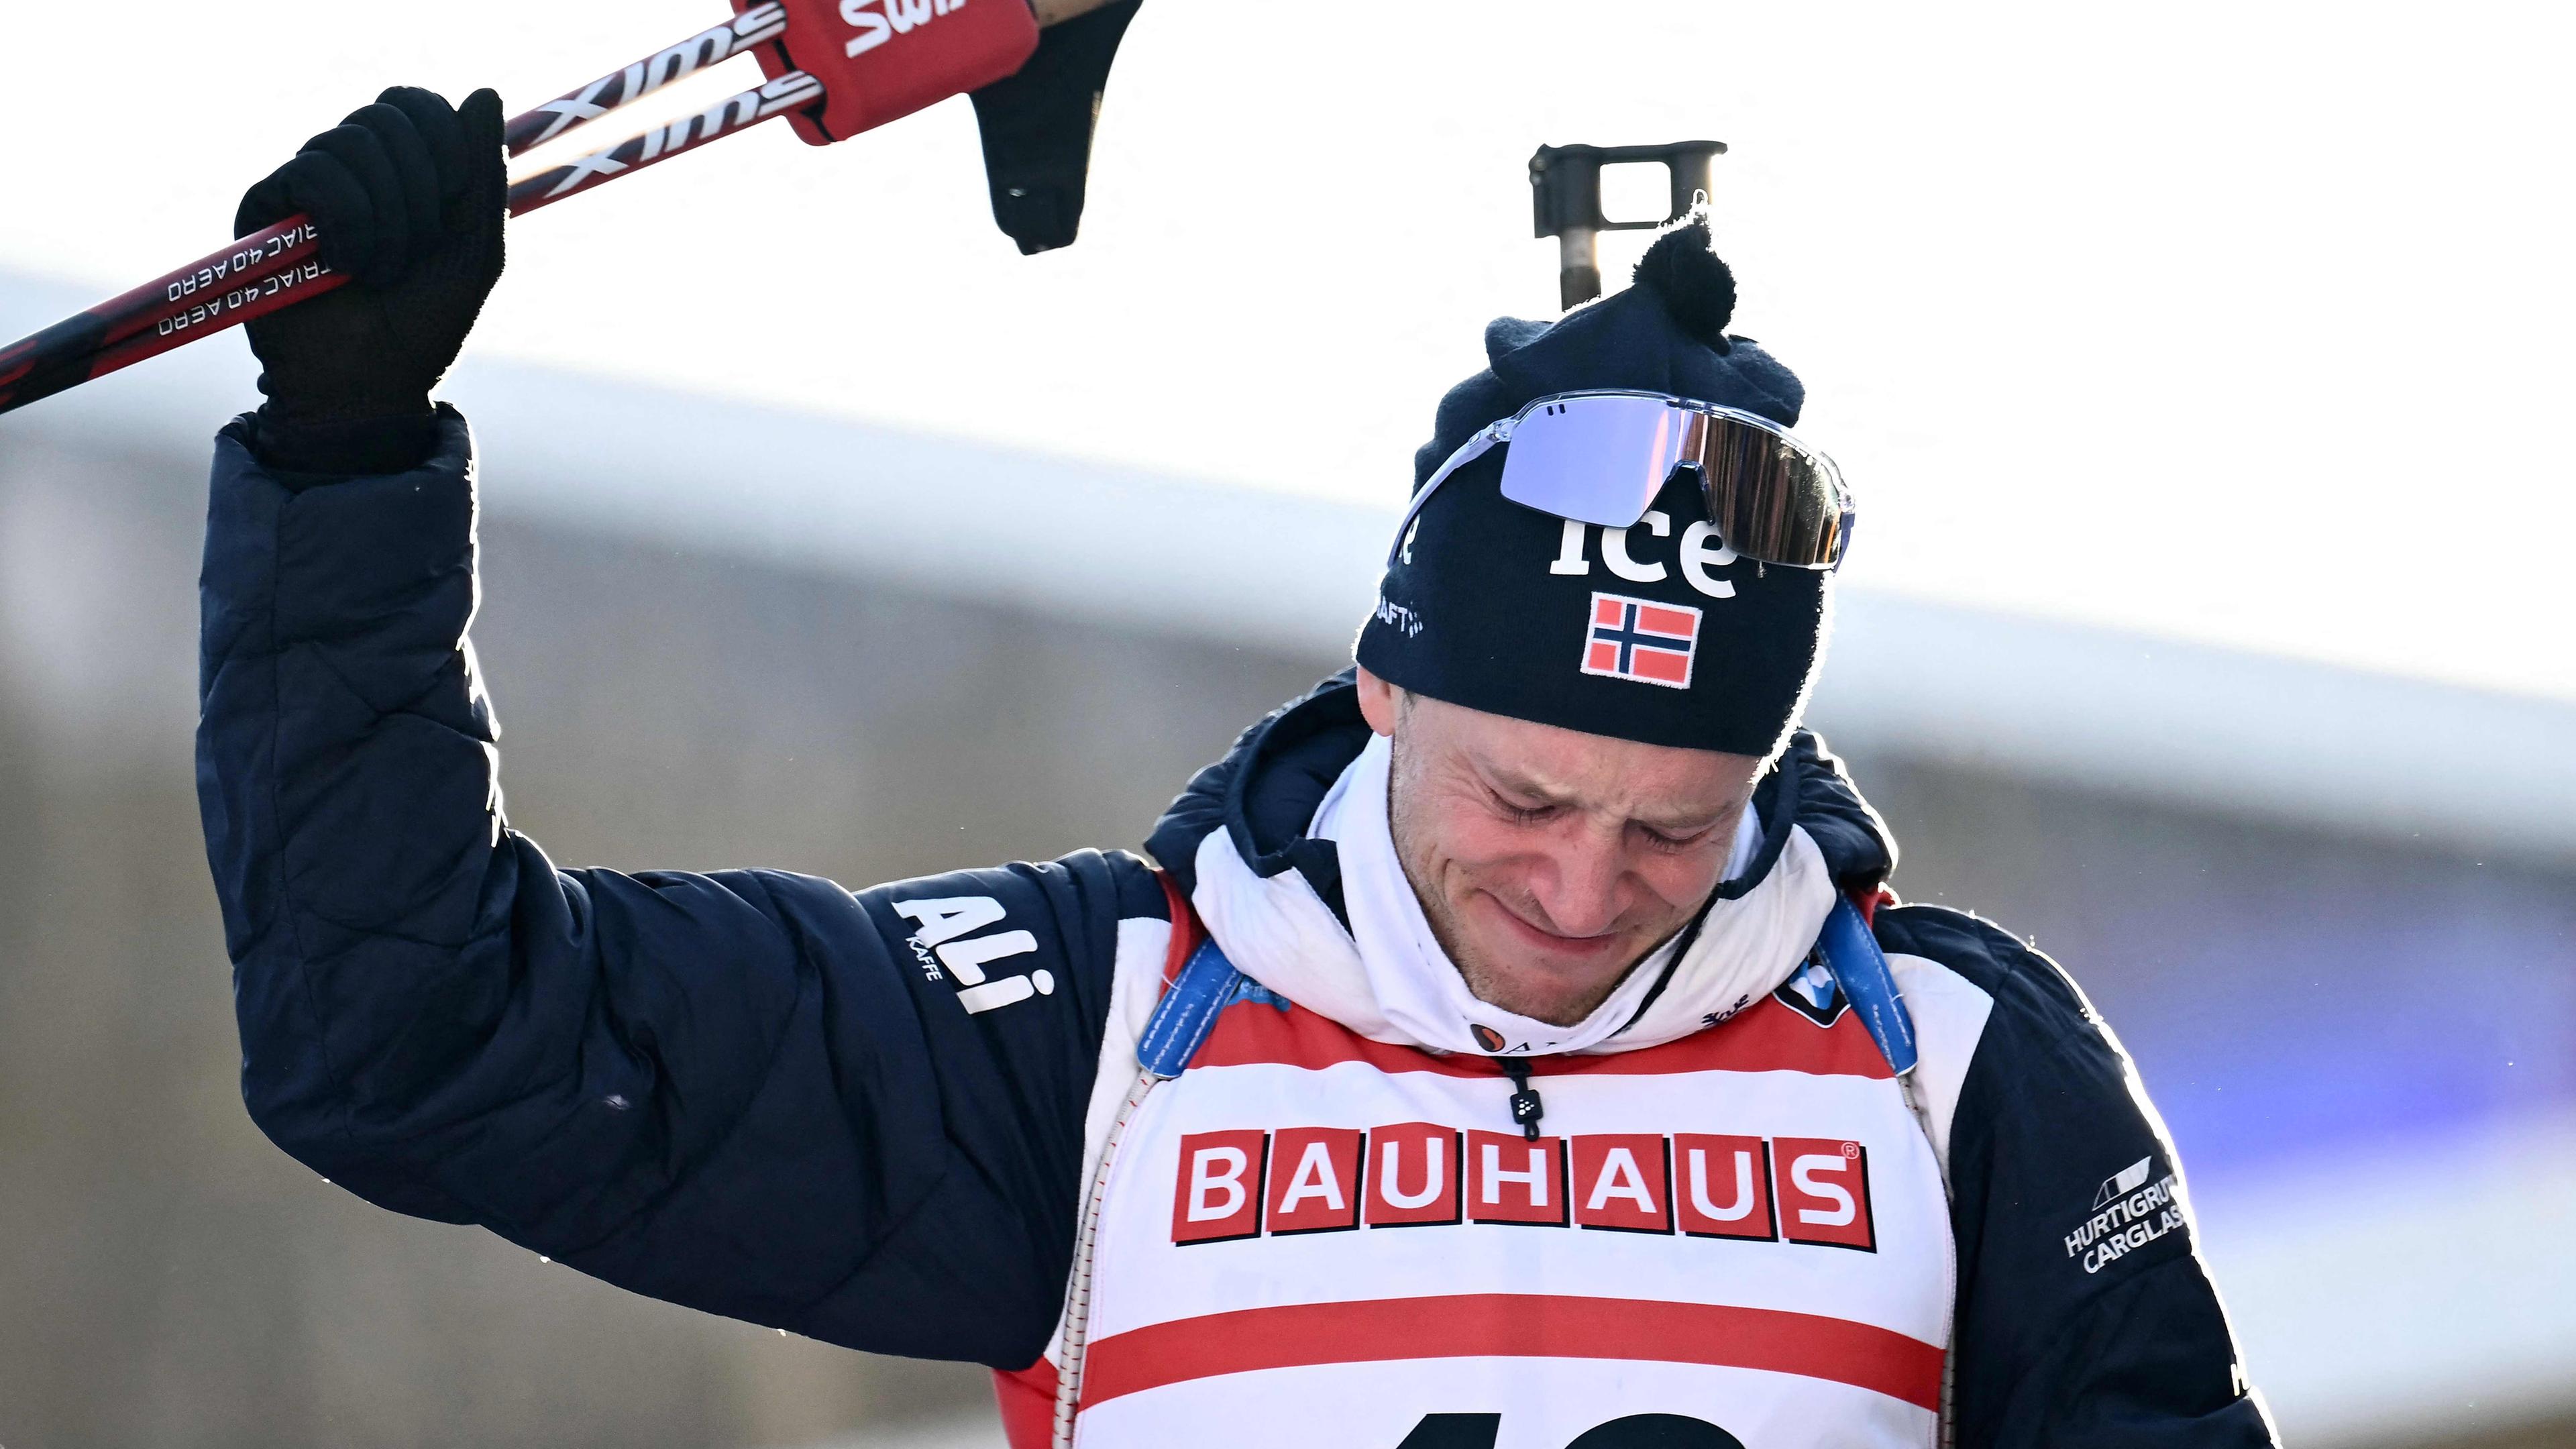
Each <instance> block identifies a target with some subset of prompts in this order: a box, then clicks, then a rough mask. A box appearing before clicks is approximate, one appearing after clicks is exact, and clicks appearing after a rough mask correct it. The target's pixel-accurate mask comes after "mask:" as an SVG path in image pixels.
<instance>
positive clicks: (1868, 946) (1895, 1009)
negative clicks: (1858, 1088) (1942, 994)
mask: <svg viewBox="0 0 2576 1449" xmlns="http://www.w3.org/2000/svg"><path fill="white" fill-rule="evenodd" d="M1816 955H1817V957H1818V958H1819V959H1821V960H1822V961H1823V962H1824V963H1825V969H1826V970H1827V971H1830V972H1832V973H1833V977H1834V984H1836V985H1838V986H1840V987H1841V988H1842V991H1843V999H1844V1000H1845V1001H1848V1002H1850V1003H1851V1004H1852V1010H1854V1011H1857V1012H1859V1013H1860V1020H1861V1025H1863V1026H1866V1027H1868V1028H1869V1039H1870V1040H1871V1041H1874V1042H1876V1043H1878V1050H1879V1054H1880V1055H1882V1056H1884V1057H1886V1058H1887V1064H1888V1065H1889V1066H1890V1067H1893V1068H1895V1070H1896V1074H1897V1075H1898V1076H1900V1077H1901V1076H1904V1075H1905V1074H1906V1073H1907V1072H1910V1071H1912V1070H1914V1063H1915V1059H1916V1055H1917V1054H1916V1052H1915V1048H1914V1018H1913V1017H1911V1016H1909V1015H1907V1014H1906V1010H1905V998H1904V997H1903V996H1901V995H1899V994H1898V993H1897V990H1896V973H1894V972H1892V971H1890V970H1888V969H1887V953H1886V952H1884V951H1881V950H1879V949H1878V936H1877V935H1876V934H1875V933H1874V932H1872V931H1871V930H1870V928H1869V922H1868V920H1867V919H1865V918H1864V917H1862V915H1861V913H1860V907H1858V906H1855V905H1853V904H1852V903H1851V901H1850V900H1849V899H1848V898H1846V897H1843V896H1836V897H1834V909H1833V912H1832V914H1830V915H1828V916H1826V917H1825V929H1824V932H1823V933H1822V934H1821V935H1819V936H1817V937H1816Z"/></svg>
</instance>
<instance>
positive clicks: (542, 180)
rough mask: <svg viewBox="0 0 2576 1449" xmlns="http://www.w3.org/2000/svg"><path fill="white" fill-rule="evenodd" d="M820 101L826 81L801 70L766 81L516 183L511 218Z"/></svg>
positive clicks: (512, 196)
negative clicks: (692, 112) (695, 112)
mask: <svg viewBox="0 0 2576 1449" xmlns="http://www.w3.org/2000/svg"><path fill="white" fill-rule="evenodd" d="M821 99H823V83H822V82H821V81H819V80H816V79H815V78H814V77H812V76H810V75H807V74H806V73H805V72H803V71H801V70H791V71H789V72H788V73H787V74H785V75H782V76H780V77H778V78H777V79H775V80H771V81H764V82H762V83H761V84H760V85H757V86H754V87H752V88H751V89H750V90H747V91H739V92H736V93H735V94H733V95H730V96H727V97H725V98H724V99H723V100H720V101H718V102H716V103H715V104H714V105H712V106H709V107H707V108H706V109H705V110H703V111H700V112H698V113H697V114H696V115H693V116H682V117H680V118H679V119H677V120H675V121H672V122H671V123H670V124H669V125H665V126H655V127H654V128H653V129H652V130H649V131H646V132H645V133H644V134H642V135H640V136H630V137H628V138H627V139H625V140H623V141H620V142H618V143H617V144H616V145H614V146H611V147H608V148H607V149H606V150H601V151H593V152H591V153H590V154H589V155H587V156H584V157H581V158H580V159H578V160H575V161H569V162H566V163H565V164H563V165H561V166H557V167H554V168H552V169H550V170H545V171H540V172H538V173H537V174H536V175H534V176H531V177H528V178H526V179H525V180H522V181H517V182H513V183H511V186H510V214H511V215H512V216H525V215H527V214H528V213H529V212H532V211H535V210H536V209H537V208H539V207H541V206H552V205H554V204H555V203H556V202H558V201H561V200H563V199H564V198H565V197H567V196H571V195H574V194H576V193H579V192H583V191H587V190H589V189H590V188H592V187H594V186H596V185H598V184H599V183H601V182H603V181H608V180H612V179H614V178H616V177H618V176H622V175H625V174H628V173H630V172H635V171H641V170H643V169H644V168H645V167H647V166H652V165H656V164H658V163H660V162H663V161H668V160H670V159H671V158H672V157H674V156H677V155H679V154H680V153H682V152H684V151H694V150H696V149H698V148H699V147H700V146H703V145H705V144H707V143H708V142H710V141H713V140H716V139H718V138H720V137H724V136H730V135H733V134H735V133H737V132H740V131H743V130H747V129H749V128H750V127H752V126H756V125H758V124H760V123H761V122H762V121H766V120H768V119H769V118H770V117H772V116H783V115H785V114H787V113H788V112H789V111H794V110H800V109H802V108H804V107H806V106H810V105H813V104H814V103H815V102H817V101H820V100H821Z"/></svg>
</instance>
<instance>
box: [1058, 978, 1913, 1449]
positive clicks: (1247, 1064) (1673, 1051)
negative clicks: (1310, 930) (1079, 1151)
mask: <svg viewBox="0 0 2576 1449" xmlns="http://www.w3.org/2000/svg"><path fill="white" fill-rule="evenodd" d="M1239 994H1241V998H1242V999H1236V1000H1234V1001H1232V1002H1231V1004H1228V1005H1226V1006H1224V1007H1223V1008H1222V1010H1221V1011H1220V1012H1219V1014H1218V1015H1217V1018H1216V1022H1215V1025H1214V1027H1213V1028H1212V1029H1211V1030H1210V1031H1209V1033H1208V1035H1207V1037H1206V1040H1205V1043H1204V1045H1203V1046H1202V1047H1201V1048H1200V1049H1199V1050H1198V1051H1197V1052H1196V1054H1195V1056H1194V1057H1193V1059H1192V1065H1191V1067H1190V1068H1189V1070H1188V1071H1186V1072H1185V1073H1183V1074H1181V1075H1180V1076H1179V1077H1177V1078H1175V1079H1173V1080H1170V1081H1165V1082H1161V1083H1159V1084H1158V1085H1156V1086H1155V1087H1154V1088H1153V1089H1152V1090H1151V1091H1150V1092H1148V1093H1146V1094H1145V1096H1144V1097H1143V1099H1142V1100H1141V1101H1140V1102H1139V1103H1137V1105H1136V1106H1135V1108H1134V1110H1133V1112H1132V1114H1131V1115H1130V1117H1129V1118H1128V1120H1127V1123H1126V1126H1125V1128H1124V1130H1123V1133H1122V1134H1121V1136H1120V1140H1119V1143H1118V1146H1117V1148H1116V1152H1115V1156H1114V1159H1113V1160H1112V1164H1111V1168H1110V1171H1109V1173H1108V1176H1107V1178H1106V1182H1105V1186H1104V1187H1103V1188H1102V1190H1101V1194H1100V1206H1099V1218H1098V1221H1097V1225H1096V1236H1095V1238H1094V1242H1093V1250H1092V1252H1093V1255H1092V1260H1091V1269H1090V1273H1089V1279H1088V1301H1087V1303H1085V1304H1083V1305H1082V1306H1083V1309H1084V1315H1083V1316H1084V1345H1085V1347H1084V1351H1083V1367H1082V1382H1081V1395H1080V1403H1079V1412H1078V1414H1077V1415H1076V1417H1075V1420H1074V1423H1073V1429H1074V1442H1075V1443H1076V1444H1077V1445H1080V1446H1087V1449H1125V1446H1148V1445H1151V1446H1158V1449H1159V1446H1178V1445H1203V1444H1225V1445H1229V1446H1240V1449H1268V1446H1279V1449H1287V1446H1292V1445H1293V1446H1298V1449H1312V1446H1319V1445H1334V1446H1345V1445H1347V1446H1353V1449H1443V1446H1468V1445H1473V1446H1477V1449H1569V1446H1580V1449H1616V1446H1618V1445H1621V1444H1636V1445H1644V1444H1670V1445H1685V1444H1689V1445H1707V1446H1712V1449H1718V1446H1725V1445H1729V1444H1740V1445H1743V1446H1748V1449H1788V1446H1806V1445H1817V1446H1821V1445H1835V1446H1851V1445H1900V1444H1902V1445H1918V1446H1919V1445H1930V1444H1932V1443H1934V1442H1935V1438H1936V1432H1937V1420H1938V1409H1939V1402H1940V1390H1941V1373H1942V1356H1943V1346H1944V1345H1945V1344H1946V1343H1947V1341H1948V1336H1949V1323H1950V1310H1951V1301H1952V1296H1953V1279H1954V1275H1955V1269H1954V1266H1953V1253H1952V1247H1951V1241H1950V1229H1949V1217H1948V1209H1947V1204H1946V1201H1945V1198H1944V1194H1943V1190H1942V1184H1941V1176H1940V1171H1939V1168H1938V1165H1937V1164H1936V1162H1935V1161H1934V1157H1933V1153H1932V1149H1931V1146H1930V1144H1929V1143H1928V1142H1927V1141H1926V1139H1925V1136H1924V1130H1923V1128H1922V1127H1921V1126H1920V1125H1919V1124H1918V1122H1917V1119H1916V1118H1915V1116H1914V1115H1913V1113H1912V1112H1911V1110H1910V1109H1909V1108H1908V1106H1907V1104H1906V1102H1905V1099H1904V1097H1903V1095H1902V1093H1901V1092H1900V1090H1899V1087H1898V1083H1897V1081H1896V1079H1895V1078H1894V1077H1893V1075H1892V1074H1891V1072H1890V1070H1889V1068H1888V1065H1887V1062H1886V1060H1885V1058H1884V1057H1883V1056H1882V1055H1881V1054H1880V1051H1879V1049H1878V1047H1877V1046H1876V1044H1874V1043H1873V1042H1872V1040H1871V1038H1870V1036H1869V1034H1868V1032H1867V1031H1866V1030H1865V1029H1864V1027H1863V1025H1862V1023H1861V1021H1860V1020H1859V1018H1858V1017H1857V1016H1855V1015H1854V1014H1853V1013H1851V1012H1850V1011H1848V1010H1844V1011H1841V1012H1839V1013H1838V1014H1835V1015H1833V1016H1831V1017H1830V1018H1829V1019H1828V1020H1827V1021H1825V1022H1824V1023H1823V1024H1819V1022H1818V1021H1817V1020H1816V1019H1815V1018H1816V1016H1817V1015H1819V1013H1815V1012H1807V1011H1801V1010H1799V1009H1796V1008H1795V1007H1793V1006H1791V1005H1790V1004H1788V1003H1787V1002H1786V1001H1784V1000H1783V999H1780V998H1777V997H1775V998H1765V999H1764V1000H1763V1001H1761V1002H1760V1003H1759V1004H1758V1005H1755V1006H1753V1007H1750V1008H1748V1009H1746V1010H1745V1011H1743V1012H1742V1013H1741V1014H1739V1015H1737V1016H1736V1017H1734V1018H1732V1019H1730V1020H1727V1021H1725V1022H1723V1023H1722V1024H1720V1025H1717V1026H1714V1027H1711V1028H1708V1029H1707V1030H1704V1031H1701V1032H1698V1033H1696V1034H1693V1035H1690V1036H1687V1037H1683V1038H1681V1039H1679V1040H1676V1041H1671V1042H1667V1043H1665V1044H1664V1045H1661V1046H1657V1047H1652V1048H1649V1049H1646V1050H1642V1051H1634V1052H1625V1053H1618V1054H1610V1055H1599V1056H1572V1057H1555V1058H1543V1059H1539V1060H1538V1061H1536V1062H1535V1063H1534V1066H1535V1068H1536V1071H1537V1076H1536V1077H1535V1078H1534V1080H1533V1083H1532V1085H1533V1086H1535V1087H1536V1088H1537V1089H1538V1090H1539V1092H1540V1093H1541V1095H1542V1096H1543V1098H1544V1102H1545V1115H1544V1117H1543V1119H1542V1122H1541V1124H1540V1127H1541V1135H1540V1136H1539V1137H1538V1138H1537V1139H1536V1140H1534V1141H1533V1140H1530V1139H1528V1138H1527V1137H1525V1136H1524V1135H1523V1134H1522V1132H1520V1131H1519V1130H1517V1129H1515V1128H1514V1127H1513V1126H1512V1123H1511V1120H1510V1116H1509V1112H1508V1109H1507V1105H1506V1103H1507V1099H1508V1098H1509V1096H1510V1093H1511V1086H1510V1084H1509V1081H1508V1080H1507V1079H1506V1078H1505V1077H1504V1076H1503V1075H1502V1074H1501V1072H1500V1071H1498V1070H1497V1068H1496V1066H1495V1064H1494V1063H1493V1062H1492V1061H1490V1060H1486V1059H1482V1058H1472V1057H1465V1056H1441V1055H1436V1054H1433V1053H1431V1052H1427V1051H1422V1050H1418V1049H1415V1048H1411V1047H1404V1046H1394V1045H1388V1044H1384V1043H1379V1042H1373V1041H1369V1040H1367V1039H1365V1038H1363V1037H1361V1036H1359V1035H1357V1034H1355V1033H1353V1032H1351V1031H1349V1030H1347V1029H1346V1028H1344V1027H1341V1026H1339V1025H1337V1024H1335V1023H1333V1022H1332V1021H1329V1020H1327V1019H1326V1018H1324V1017H1322V1016H1319V1015H1316V1014H1314V1013H1312V1012H1309V1011H1306V1010H1304V1009H1302V1008H1298V1007H1293V1006H1288V1005H1286V1004H1285V1003H1284V1002H1281V1001H1280V1000H1279V999H1278V998H1276V997H1274V996H1271V995H1270V994H1269V993H1267V992H1264V991H1261V990H1260V989H1259V988H1258V987H1253V986H1250V985H1249V984H1248V983H1247V984H1245V985H1244V986H1242V987H1241V988H1239ZM1040 1373H1041V1374H1044V1376H1046V1377H1052V1374H1051V1373H1050V1372H1047V1366H1043V1365H1042V1366H1041V1370H1040ZM1659 1436H1660V1437H1659Z"/></svg>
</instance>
